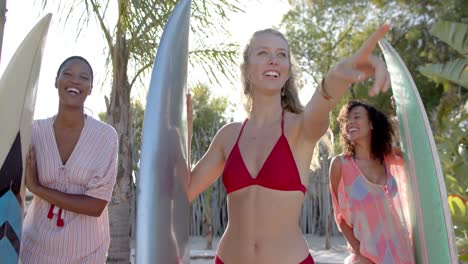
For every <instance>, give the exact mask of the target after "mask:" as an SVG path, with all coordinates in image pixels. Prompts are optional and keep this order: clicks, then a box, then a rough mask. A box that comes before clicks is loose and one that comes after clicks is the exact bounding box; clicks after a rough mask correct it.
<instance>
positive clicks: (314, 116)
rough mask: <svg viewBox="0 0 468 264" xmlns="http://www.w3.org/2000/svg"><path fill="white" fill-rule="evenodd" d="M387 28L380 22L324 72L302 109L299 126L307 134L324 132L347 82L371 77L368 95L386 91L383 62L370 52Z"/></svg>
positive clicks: (386, 77)
mask: <svg viewBox="0 0 468 264" xmlns="http://www.w3.org/2000/svg"><path fill="white" fill-rule="evenodd" d="M389 29H390V26H389V25H388V24H384V25H382V26H381V27H380V28H379V29H378V30H377V31H376V32H374V34H372V36H371V37H370V38H369V39H368V40H367V41H366V42H365V43H364V44H363V45H362V46H361V48H360V49H359V50H358V51H357V52H356V53H355V54H353V55H352V56H351V57H348V58H346V59H344V60H342V61H340V62H339V63H337V64H336V65H335V66H333V67H332V68H331V69H330V71H329V72H328V73H327V74H326V76H325V78H324V80H323V81H322V83H321V84H319V87H318V88H317V89H316V90H315V93H314V94H313V96H312V98H311V99H310V100H309V102H308V103H307V105H306V107H305V109H304V122H303V126H304V131H305V134H306V135H307V136H308V137H310V138H312V139H318V138H320V137H321V136H322V135H323V134H324V133H325V131H326V130H327V128H328V126H329V122H330V120H329V114H330V111H331V110H332V109H333V108H334V107H335V105H336V104H337V102H338V100H339V99H340V98H341V97H342V96H343V94H344V93H345V92H346V90H347V89H348V88H349V87H350V85H351V84H353V83H358V82H361V81H364V80H367V79H368V78H371V77H373V78H374V80H375V81H374V85H373V86H372V88H371V89H370V90H369V95H370V96H374V95H377V94H378V93H380V92H382V91H386V90H388V88H389V86H390V79H389V74H388V71H387V69H386V67H385V63H384V62H383V61H382V60H381V59H380V58H378V57H377V56H375V55H373V54H372V52H373V50H374V49H375V47H376V46H377V43H378V41H379V40H380V39H382V38H383V36H384V35H385V34H386V33H387V32H388V30H389Z"/></svg>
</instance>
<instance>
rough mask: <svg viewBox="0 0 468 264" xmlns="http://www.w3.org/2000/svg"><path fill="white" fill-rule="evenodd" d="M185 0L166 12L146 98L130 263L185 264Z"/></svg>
mask: <svg viewBox="0 0 468 264" xmlns="http://www.w3.org/2000/svg"><path fill="white" fill-rule="evenodd" d="M190 9H191V1H190V0H181V1H180V2H179V3H178V4H177V6H176V7H175V9H174V11H173V12H172V14H171V16H170V18H169V21H168V23H167V24H166V27H165V29H164V32H163V35H162V37H161V40H160V42H159V48H158V51H157V54H156V58H155V61H154V65H153V71H152V74H151V81H150V86H149V89H148V94H147V98H146V109H145V117H144V120H143V130H142V148H141V159H140V175H139V177H138V184H137V214H136V216H137V220H136V222H137V224H136V249H135V253H136V263H189V261H190V259H189V258H190V256H189V247H188V238H189V237H188V236H189V230H188V228H189V203H188V199H187V196H186V194H185V192H184V189H183V185H182V184H181V180H183V179H187V177H188V170H187V165H186V164H187V156H188V155H187V152H188V148H187V115H186V96H185V95H186V93H187V63H188V36H189V29H190Z"/></svg>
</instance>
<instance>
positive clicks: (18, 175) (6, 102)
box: [0, 14, 52, 264]
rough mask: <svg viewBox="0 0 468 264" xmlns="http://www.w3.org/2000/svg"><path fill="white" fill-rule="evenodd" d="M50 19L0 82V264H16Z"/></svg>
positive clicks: (25, 42)
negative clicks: (29, 155) (39, 82)
mask: <svg viewBox="0 0 468 264" xmlns="http://www.w3.org/2000/svg"><path fill="white" fill-rule="evenodd" d="M51 18H52V15H51V14H48V15H46V16H45V17H44V18H42V19H41V20H40V21H39V22H38V23H37V24H36V26H34V28H33V29H32V30H31V31H30V32H29V34H28V35H27V36H26V37H25V39H24V40H23V42H22V43H21V44H20V46H19V47H18V49H17V50H16V52H15V54H14V55H13V57H12V58H11V60H10V62H9V64H8V66H7V68H6V69H5V71H4V73H3V75H2V78H1V79H0V131H1V132H0V134H1V136H0V164H1V167H0V256H1V259H2V260H1V263H8V264H9V263H18V255H19V251H20V246H21V245H20V243H21V228H22V222H23V201H24V194H25V187H24V171H25V169H24V168H25V165H26V164H25V161H26V155H27V153H28V149H29V144H30V142H31V128H32V121H33V114H34V106H35V102H36V92H37V83H38V80H39V71H40V67H41V61H42V53H43V50H44V44H45V40H46V36H47V32H48V29H49V24H50V21H51Z"/></svg>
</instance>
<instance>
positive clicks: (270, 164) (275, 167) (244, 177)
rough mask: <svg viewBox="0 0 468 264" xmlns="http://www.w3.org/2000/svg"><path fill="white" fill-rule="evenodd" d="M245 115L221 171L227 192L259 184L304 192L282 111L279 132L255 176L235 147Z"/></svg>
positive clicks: (237, 146)
mask: <svg viewBox="0 0 468 264" xmlns="http://www.w3.org/2000/svg"><path fill="white" fill-rule="evenodd" d="M245 124H247V119H246V120H245V122H244V124H243V125H242V128H241V131H240V132H239V136H238V137H237V141H236V144H235V145H234V147H233V148H232V150H231V153H230V154H229V157H228V159H227V161H226V164H225V166H224V171H223V183H224V187H225V188H226V192H227V194H229V193H231V192H234V191H237V190H240V189H242V188H245V187H248V186H251V185H259V186H262V187H265V188H269V189H273V190H280V191H301V192H303V193H304V194H305V192H306V190H307V189H306V187H305V186H304V185H303V184H302V182H301V177H300V175H299V170H298V169H297V166H296V161H295V160H294V156H293V154H292V151H291V148H290V147H289V143H288V140H287V139H286V136H285V135H284V112H283V113H282V116H281V136H280V138H279V139H278V141H277V142H276V144H275V146H274V147H273V149H272V150H271V152H270V155H268V157H267V159H266V160H265V163H263V166H262V167H261V169H260V171H259V172H258V175H257V177H256V178H253V177H252V176H251V175H250V173H249V171H248V170H247V167H246V166H245V163H244V160H243V159H242V155H241V153H240V150H239V139H240V137H241V135H242V131H243V130H244V127H245Z"/></svg>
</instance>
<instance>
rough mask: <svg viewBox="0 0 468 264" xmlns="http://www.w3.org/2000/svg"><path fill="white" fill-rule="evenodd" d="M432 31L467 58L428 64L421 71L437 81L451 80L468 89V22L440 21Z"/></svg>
mask: <svg viewBox="0 0 468 264" xmlns="http://www.w3.org/2000/svg"><path fill="white" fill-rule="evenodd" d="M431 33H432V34H434V35H435V36H437V37H438V38H439V39H441V40H442V41H444V42H445V43H446V44H448V45H449V46H450V47H451V48H453V49H454V50H456V51H458V52H459V53H460V54H461V55H463V56H464V57H465V58H459V59H454V60H452V61H449V62H447V63H445V64H426V65H424V66H421V67H420V68H419V71H420V72H421V73H422V74H424V75H425V76H427V77H429V78H430V79H432V80H434V81H435V82H439V83H440V82H443V81H445V80H449V81H451V82H453V83H456V84H458V85H460V86H462V87H464V88H467V89H468V71H467V70H466V69H467V68H468V58H467V56H468V24H463V23H455V22H448V21H439V22H437V23H435V24H434V25H433V26H432V29H431Z"/></svg>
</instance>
